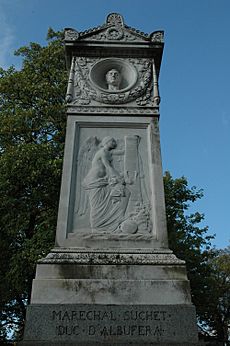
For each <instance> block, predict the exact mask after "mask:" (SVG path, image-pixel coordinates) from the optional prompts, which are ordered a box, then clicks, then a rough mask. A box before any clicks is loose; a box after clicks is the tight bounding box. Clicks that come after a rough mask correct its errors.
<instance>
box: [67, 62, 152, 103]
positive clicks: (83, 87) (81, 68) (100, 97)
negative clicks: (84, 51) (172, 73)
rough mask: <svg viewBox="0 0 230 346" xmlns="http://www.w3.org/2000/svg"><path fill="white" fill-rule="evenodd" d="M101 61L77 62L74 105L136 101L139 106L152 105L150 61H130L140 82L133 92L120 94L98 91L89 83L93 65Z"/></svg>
mask: <svg viewBox="0 0 230 346" xmlns="http://www.w3.org/2000/svg"><path fill="white" fill-rule="evenodd" d="M98 60H100V59H92V58H82V57H81V58H77V59H76V62H75V68H74V69H75V79H74V90H75V92H74V95H73V96H74V97H73V103H74V104H78V105H88V104H90V103H91V100H95V101H97V102H102V103H105V104H124V103H128V102H131V101H133V100H136V103H137V105H139V106H145V105H147V104H151V103H149V102H150V97H151V91H152V83H151V80H152V71H151V64H152V62H151V60H149V59H128V61H129V63H131V64H133V65H134V66H135V67H136V69H137V71H138V75H139V78H138V79H139V81H138V83H137V84H136V86H134V87H133V88H132V89H131V90H129V91H126V92H122V91H121V92H119V93H108V92H102V91H99V90H97V89H96V88H94V87H93V86H92V84H91V83H90V81H89V74H90V69H91V67H92V65H93V64H94V63H95V62H96V61H98Z"/></svg>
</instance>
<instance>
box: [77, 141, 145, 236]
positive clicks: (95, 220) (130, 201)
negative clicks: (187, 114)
mask: <svg viewBox="0 0 230 346" xmlns="http://www.w3.org/2000/svg"><path fill="white" fill-rule="evenodd" d="M139 140H140V138H139V137H138V136H125V138H124V140H120V141H122V143H125V150H121V149H117V146H118V145H117V144H118V140H115V139H114V138H113V137H110V136H107V137H104V138H103V139H102V140H101V141H100V140H99V139H98V138H97V137H89V138H88V139H87V140H86V141H85V142H84V143H83V145H82V147H81V148H80V152H79V159H78V161H79V163H80V168H79V169H80V172H79V175H78V177H79V178H80V179H78V181H79V182H78V189H77V191H78V193H77V194H78V202H77V209H76V212H77V214H78V215H79V216H84V214H86V212H87V209H89V216H90V227H91V230H92V231H93V233H100V232H106V233H110V234H111V233H113V232H117V233H136V232H137V230H138V229H139V230H142V231H143V230H144V231H147V232H148V231H149V229H147V228H149V213H148V210H147V209H148V207H147V204H146V203H144V199H143V194H142V190H143V189H141V178H142V179H143V177H141V174H140V162H139V160H140V158H139V154H138V144H139ZM135 147H136V148H135ZM127 155H128V156H130V155H131V156H132V160H131V161H134V162H135V163H134V164H131V161H130V159H129V158H128V157H127ZM117 157H118V158H121V157H122V159H120V160H119V159H117ZM119 161H122V163H121V164H120V166H121V167H119V165H118V162H119ZM114 163H116V167H115V165H114ZM141 211H142V214H143V215H142V218H141V217H140V212H141ZM143 211H145V212H144V213H143ZM137 215H138V217H137ZM143 216H144V218H145V219H144V220H143ZM143 225H144V227H143ZM145 225H148V226H145ZM146 227H147V228H146ZM145 228H146V229H145Z"/></svg>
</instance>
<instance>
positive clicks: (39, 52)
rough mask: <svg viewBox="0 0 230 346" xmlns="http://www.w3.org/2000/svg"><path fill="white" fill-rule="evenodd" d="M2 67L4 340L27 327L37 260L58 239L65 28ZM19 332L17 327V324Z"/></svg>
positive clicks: (0, 284) (0, 301)
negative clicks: (19, 65)
mask: <svg viewBox="0 0 230 346" xmlns="http://www.w3.org/2000/svg"><path fill="white" fill-rule="evenodd" d="M47 39H48V45H47V46H45V47H42V46H40V45H39V44H37V43H31V44H30V45H29V46H28V47H22V48H20V49H19V50H18V51H17V52H16V55H19V56H21V57H23V66H22V69H21V70H20V71H17V70H15V69H14V68H13V67H11V68H9V69H8V70H6V71H4V70H3V69H1V70H0V77H1V78H0V110H1V117H0V167H1V170H0V195H1V200H0V224H1V233H0V237H1V238H0V261H1V266H0V291H1V298H0V307H1V309H0V311H1V332H0V337H2V339H4V338H5V337H6V331H7V328H12V327H14V328H15V327H17V326H18V328H19V330H21V326H22V325H23V323H22V322H23V320H24V318H25V305H26V304H27V301H28V299H29V292H30V289H31V284H32V279H33V277H34V271H35V263H36V261H37V260H38V258H39V257H41V256H45V255H46V253H47V252H48V251H49V249H50V247H51V246H52V244H53V239H54V233H55V225H56V214H57V207H58V199H59V197H58V196H59V190H60V176H61V167H62V152H63V144H64V135H65V134H64V129H65V108H64V95H65V89H66V84H67V73H66V71H65V57H64V47H63V40H62V33H54V32H53V31H52V30H49V32H48V37H47ZM16 329H17V328H16Z"/></svg>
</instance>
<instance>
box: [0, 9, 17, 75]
mask: <svg viewBox="0 0 230 346" xmlns="http://www.w3.org/2000/svg"><path fill="white" fill-rule="evenodd" d="M2 7H3V6H0V28H1V30H0V66H1V67H3V68H7V67H9V66H10V65H12V56H13V51H14V48H13V43H14V39H15V37H14V29H13V28H12V27H11V26H10V25H9V23H8V22H7V16H6V14H5V13H4V9H3V8H2Z"/></svg>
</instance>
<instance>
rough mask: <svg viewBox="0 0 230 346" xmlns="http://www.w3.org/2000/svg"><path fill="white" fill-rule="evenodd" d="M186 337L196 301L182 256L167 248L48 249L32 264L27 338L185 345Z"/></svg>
mask: <svg viewBox="0 0 230 346" xmlns="http://www.w3.org/2000/svg"><path fill="white" fill-rule="evenodd" d="M188 340H189V342H194V343H195V342H197V327H196V323H195V308H194V307H193V306H192V304H191V300H190V290H189V282H188V280H187V276H186V270H185V265H184V262H183V261H180V260H178V259H177V258H176V257H175V256H174V255H173V254H172V253H171V251H170V250H164V251H163V250H161V252H159V251H157V250H155V251H151V252H147V250H146V253H139V252H138V250H136V251H132V253H128V251H127V252H126V253H124V251H123V253H117V251H116V252H115V251H112V250H107V251H103V252H102V251H99V250H98V251H91V252H89V251H88V250H86V249H85V250H83V249H82V250H81V252H76V251H74V250H73V249H69V250H68V249H65V250H64V249H63V250H61V249H56V250H55V249H54V250H53V252H52V253H50V254H49V255H48V256H47V258H46V259H43V260H41V261H40V263H39V264H38V265H37V274H36V278H35V280H34V283H33V291H32V297H31V305H30V306H29V307H28V311H27V322H26V329H25V334H24V341H26V342H27V343H28V342H31V343H33V345H37V342H41V343H42V342H43V343H44V342H51V343H54V344H55V345H59V344H60V345H62V344H63V345H65V344H66V345H69V344H71V343H74V344H75V345H87V344H88V345H95V344H105V345H115V344H119V345H127V344H128V343H129V344H134V345H141V344H153V345H158V344H160V345H165V344H167V343H168V344H169V345H185V344H186V345H189V344H188ZM25 345H26V344H25ZM38 345H39V343H38Z"/></svg>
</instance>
